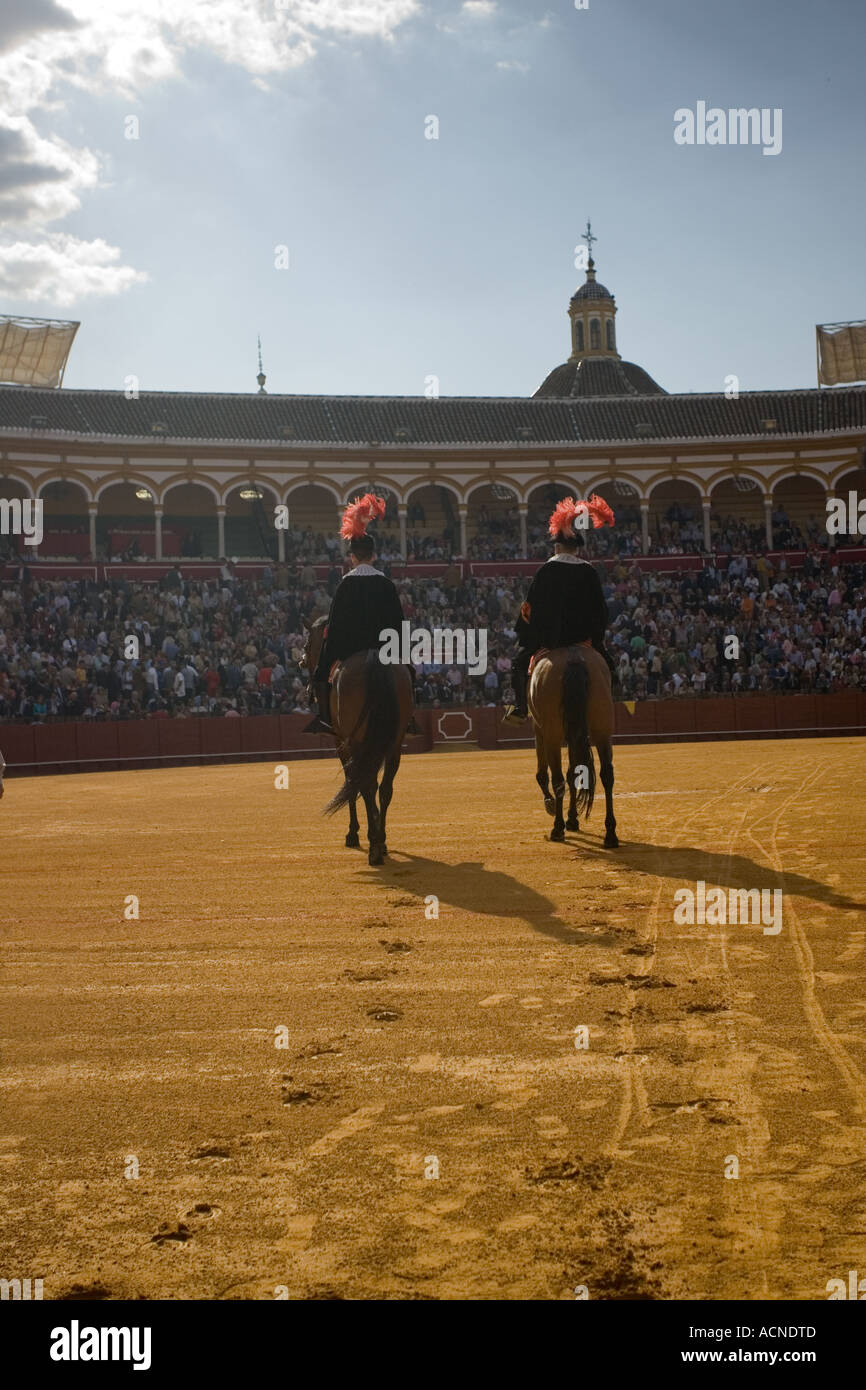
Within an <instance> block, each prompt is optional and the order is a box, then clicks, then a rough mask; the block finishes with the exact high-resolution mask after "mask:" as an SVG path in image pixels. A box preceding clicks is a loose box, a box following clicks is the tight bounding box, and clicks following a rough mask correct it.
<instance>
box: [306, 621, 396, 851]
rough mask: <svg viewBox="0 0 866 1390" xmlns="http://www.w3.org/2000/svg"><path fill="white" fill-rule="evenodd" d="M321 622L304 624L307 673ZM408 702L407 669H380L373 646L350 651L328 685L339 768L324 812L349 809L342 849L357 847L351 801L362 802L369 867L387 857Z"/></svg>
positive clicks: (312, 662) (357, 826)
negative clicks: (339, 777) (387, 824)
mask: <svg viewBox="0 0 866 1390" xmlns="http://www.w3.org/2000/svg"><path fill="white" fill-rule="evenodd" d="M327 621H328V620H327V618H326V617H322V618H316V620H315V622H313V623H312V624H309V623H307V622H306V621H305V623H304V626H305V627H306V629H307V644H306V646H305V648H304V658H303V664H304V665H305V666H306V667H307V669H308V670H309V671H310V673H311V674H312V672H314V671H315V669H316V667H317V665H318V662H319V654H320V652H321V650H322V643H323V642H324V640H325V624H326V623H327ZM413 704H414V701H413V696H412V677H411V675H410V673H409V669H408V667H406V666H393V665H385V664H384V663H383V662H382V661H380V660H379V649H378V647H371V648H370V649H369V651H363V652H356V653H355V655H354V656H349V657H347V658H346V660H345V661H342V662H341V663H340V666H339V669H338V671H337V674H336V676H335V678H334V681H333V684H332V685H331V700H330V721H329V722H330V725H331V728H332V729H333V730H334V734H335V737H336V739H337V753H338V754H339V758H340V762H341V763H342V764H343V785H342V787H341V788H340V790H339V791H338V792H337V794H336V796H334V797H332V799H331V800H330V801H329V802H328V804H327V806H326V807H325V811H324V814H325V815H328V816H332V815H333V814H334V812H335V811H339V809H340V807H341V806H348V807H349V833H348V834H347V836H346V847H347V848H348V849H358V848H359V847H360V840H359V838H358V831H359V829H360V823H359V821H358V811H357V806H356V803H357V800H358V797H359V796H360V797H362V798H363V800H364V805H365V807H366V808H367V839H368V842H369V854H368V856H367V857H368V862H369V863H370V864H381V863H383V861H384V858H385V855H386V854H387V853H388V844H387V838H386V829H385V821H386V818H387V815H388V807H389V806H390V804H391V797H392V795H393V792H394V778H395V777H396V775H397V769H398V768H399V766H400V752H401V746H402V743H403V739H404V737H405V735H406V728H407V725H408V723H409V720H410V719H411V718H412V709H413ZM380 771H381V773H382V781H381V783H379V773H380ZM377 793H378V799H377Z"/></svg>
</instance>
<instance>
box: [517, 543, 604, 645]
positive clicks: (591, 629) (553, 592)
mask: <svg viewBox="0 0 866 1390" xmlns="http://www.w3.org/2000/svg"><path fill="white" fill-rule="evenodd" d="M526 601H527V603H528V604H529V608H530V616H529V621H528V622H527V621H525V620H524V619H523V618H522V617H521V618H520V619H519V620H518V623H517V639H518V641H519V643H520V645H521V647H524V648H525V649H526V650H527V651H530V652H535V651H538V649H539V647H548V648H551V649H553V648H554V647H569V646H571V644H572V643H573V642H585V641H587V640H590V641H591V642H592V645H593V646H594V647H597V648H598V649H599V650H600V649H601V647H602V645H603V643H604V634H605V629H606V627H607V622H608V612H607V604H606V602H605V598H604V594H603V593H602V588H601V580H600V579H599V577H598V574H597V572H596V570H595V569H594V568H593V566H592V565H590V564H588V563H587V562H585V561H581V562H579V563H578V564H573V563H572V562H571V561H569V560H565V561H563V560H552V561H548V563H547V564H546V565H542V566H541V569H540V570H538V572H537V573H536V575H535V577H534V579H533V581H532V583H531V585H530V586H529V593H528V594H527V595H526Z"/></svg>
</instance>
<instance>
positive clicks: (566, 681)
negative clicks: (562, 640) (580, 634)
mask: <svg viewBox="0 0 866 1390" xmlns="http://www.w3.org/2000/svg"><path fill="white" fill-rule="evenodd" d="M588 705H589V671H588V670H587V667H586V663H585V662H584V661H582V660H581V659H580V657H576V658H575V659H574V660H572V661H569V662H568V664H567V665H566V667H565V670H564V671H563V673H562V726H563V729H564V730H565V741H566V744H567V745H568V766H569V771H573V770H574V768H576V767H580V766H581V765H583V766H584V767H585V768H586V786H585V787H583V786H582V787H580V788H579V789H578V791H577V797H576V809H577V814H578V815H583V816H589V813H590V812H591V810H592V803H593V801H594V800H595V763H594V762H593V758H592V749H591V748H590V746H589V724H588V721H587V710H588ZM581 780H582V779H581Z"/></svg>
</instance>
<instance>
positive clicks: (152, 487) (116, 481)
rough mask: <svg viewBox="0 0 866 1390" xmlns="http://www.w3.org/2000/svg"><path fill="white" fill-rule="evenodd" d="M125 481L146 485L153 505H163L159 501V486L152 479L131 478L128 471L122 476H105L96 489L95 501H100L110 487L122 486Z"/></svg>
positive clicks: (131, 484) (140, 485)
mask: <svg viewBox="0 0 866 1390" xmlns="http://www.w3.org/2000/svg"><path fill="white" fill-rule="evenodd" d="M123 483H128V484H129V486H130V487H146V488H147V490H148V492H149V493H150V495H151V500H152V502H153V505H154V506H161V505H162V504H161V503H160V502H158V501H157V494H158V492H159V488H158V487H157V485H156V483H154V482H151V481H150V479H148V478H144V477H135V478H131V477H130V476H129V474H128V473H124V474H121V476H120V477H117V478H105V479H104V480H103V481H102V482H101V483H100V485H99V487H98V488H97V490H96V496H95V498H94V501H95V502H97V503H98V502H99V500H100V498H101V497H102V495H103V493H106V492H107V491H108V489H109V488H110V487H120V486H121V485H122V484H123Z"/></svg>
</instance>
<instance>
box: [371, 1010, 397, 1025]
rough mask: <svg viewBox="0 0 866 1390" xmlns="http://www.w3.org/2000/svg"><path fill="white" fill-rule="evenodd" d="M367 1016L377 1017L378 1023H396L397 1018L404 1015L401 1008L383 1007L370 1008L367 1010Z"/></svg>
mask: <svg viewBox="0 0 866 1390" xmlns="http://www.w3.org/2000/svg"><path fill="white" fill-rule="evenodd" d="M367 1017H368V1018H375V1020H376V1022H377V1023H396V1022H397V1019H398V1018H402V1017H403V1015H402V1014H401V1013H400V1010H399V1009H382V1008H379V1009H368V1010H367Z"/></svg>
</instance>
